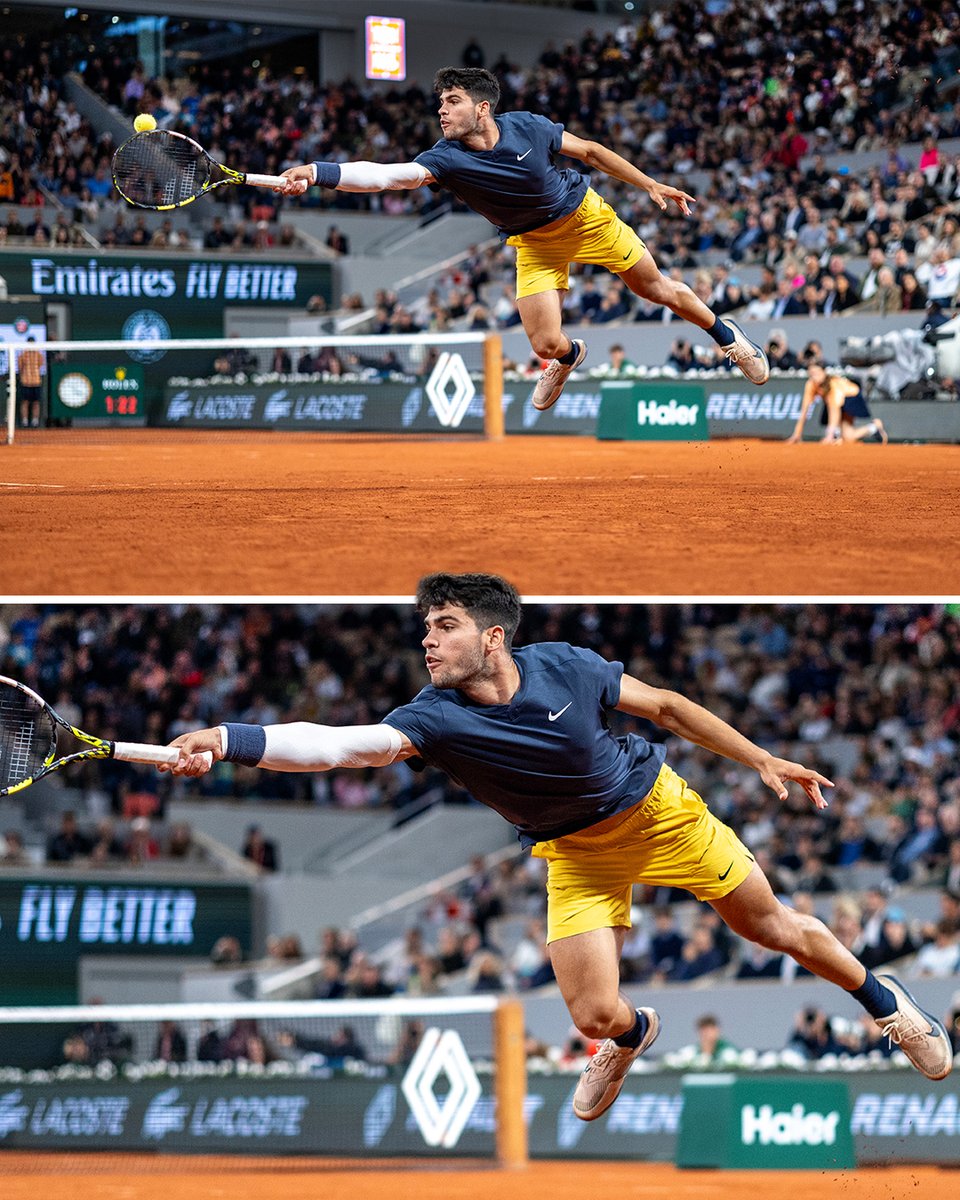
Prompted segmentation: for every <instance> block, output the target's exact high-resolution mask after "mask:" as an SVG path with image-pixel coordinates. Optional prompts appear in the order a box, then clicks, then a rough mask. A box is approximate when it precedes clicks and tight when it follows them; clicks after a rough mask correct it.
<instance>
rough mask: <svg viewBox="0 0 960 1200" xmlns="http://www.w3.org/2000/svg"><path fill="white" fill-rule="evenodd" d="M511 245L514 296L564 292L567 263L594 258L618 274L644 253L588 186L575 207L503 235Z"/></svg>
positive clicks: (594, 260)
mask: <svg viewBox="0 0 960 1200" xmlns="http://www.w3.org/2000/svg"><path fill="white" fill-rule="evenodd" d="M507 245H508V246H516V248H517V299H518V300H519V299H520V298H521V297H522V296H534V295H536V294H537V293H538V292H550V291H566V290H567V288H569V286H570V264H571V263H572V262H578V263H595V264H596V265H597V266H600V267H606V268H607V270H608V271H613V273H614V274H615V275H619V274H620V272H622V271H629V270H630V268H631V267H632V266H634V264H635V263H638V262H639V261H640V259H641V258H643V256H644V254H645V253H646V249H647V248H646V246H645V245H644V244H643V242H642V241H641V240H640V238H639V237H638V236H637V234H636V233H634V231H633V230H632V229H631V228H630V226H629V225H626V224H624V222H623V221H621V220H620V218H619V217H618V216H617V214H616V213H615V212H614V211H613V209H612V208H611V207H610V205H609V204H608V203H607V202H606V200H604V199H603V198H602V197H601V196H599V195H597V193H596V192H595V191H594V190H593V188H587V194H586V195H585V196H584V198H583V202H582V203H581V205H580V207H579V208H578V209H577V210H576V212H572V213H570V215H569V216H567V217H561V218H560V220H559V221H551V222H550V224H549V225H544V226H543V227H542V228H540V229H534V230H533V231H532V232H531V233H516V234H514V235H513V237H508V238H507Z"/></svg>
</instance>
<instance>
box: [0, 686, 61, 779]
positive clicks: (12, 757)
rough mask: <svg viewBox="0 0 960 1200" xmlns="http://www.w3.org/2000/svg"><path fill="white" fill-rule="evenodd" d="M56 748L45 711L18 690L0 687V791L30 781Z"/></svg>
mask: <svg viewBox="0 0 960 1200" xmlns="http://www.w3.org/2000/svg"><path fill="white" fill-rule="evenodd" d="M55 745H56V735H55V733H54V730H53V727H52V724H51V722H50V719H49V718H48V717H47V715H46V712H45V711H44V709H43V708H42V707H41V706H40V705H39V704H37V702H36V701H35V700H34V699H33V698H32V697H30V696H28V695H27V694H26V693H25V692H21V691H20V690H19V689H18V688H13V687H10V686H9V685H7V684H2V685H0V787H9V786H10V785H11V784H15V783H19V782H20V781H21V780H24V779H29V778H30V776H32V775H34V774H35V773H36V772H37V771H38V770H39V769H40V768H41V767H42V766H43V764H44V762H45V761H46V759H47V756H48V755H49V754H50V753H51V752H52V751H53V749H54V746H55Z"/></svg>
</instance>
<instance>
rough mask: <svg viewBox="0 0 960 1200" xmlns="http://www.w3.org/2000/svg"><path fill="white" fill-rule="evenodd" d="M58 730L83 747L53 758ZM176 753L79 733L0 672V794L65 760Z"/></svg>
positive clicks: (164, 760)
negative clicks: (83, 748)
mask: <svg viewBox="0 0 960 1200" xmlns="http://www.w3.org/2000/svg"><path fill="white" fill-rule="evenodd" d="M59 730H65V731H66V732H67V733H70V734H72V735H73V736H74V737H75V738H76V739H77V741H80V742H83V743H84V744H85V745H86V746H88V747H89V749H87V750H77V751H75V752H74V753H73V754H64V755H63V756H62V757H61V758H57V757H56V753H57V734H58V731H59ZM207 753H209V752H207ZM179 757H180V752H179V751H178V750H176V749H175V748H174V747H172V746H144V745H140V744H139V743H138V742H108V741H105V740H104V739H103V738H97V737H93V736H92V735H91V734H89V733H84V732H83V730H82V729H77V728H75V727H74V726H73V725H71V724H70V722H69V721H66V720H64V718H63V717H61V716H60V714H59V713H57V712H54V710H53V709H52V708H51V707H50V705H49V704H47V702H46V701H45V700H42V699H41V698H40V697H39V696H38V695H37V693H36V692H34V691H32V690H31V689H30V688H28V687H27V686H26V685H25V684H22V683H17V681H16V680H15V679H8V678H7V677H6V676H5V675H0V796H9V795H11V794H12V793H13V792H19V791H22V790H23V788H27V787H29V786H30V785H31V783H36V782H37V780H38V779H42V778H43V777H44V775H50V774H51V773H52V772H53V771H59V770H60V768H61V767H65V766H66V765H67V764H68V763H75V762H84V761H85V760H87V759H93V758H115V759H118V760H119V761H120V762H135V763H150V764H153V765H154V766H160V765H161V764H166V765H167V766H173V764H174V763H175V762H176V761H177V759H178V758H179Z"/></svg>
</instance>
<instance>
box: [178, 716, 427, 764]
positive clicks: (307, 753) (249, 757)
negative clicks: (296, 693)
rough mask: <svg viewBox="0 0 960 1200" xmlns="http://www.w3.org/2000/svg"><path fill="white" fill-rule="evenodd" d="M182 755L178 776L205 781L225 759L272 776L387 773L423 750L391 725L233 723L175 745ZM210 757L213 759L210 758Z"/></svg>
mask: <svg viewBox="0 0 960 1200" xmlns="http://www.w3.org/2000/svg"><path fill="white" fill-rule="evenodd" d="M170 744H171V745H172V746H176V747H178V748H179V749H180V751H181V755H180V761H179V762H178V763H177V764H176V766H175V767H172V768H171V770H172V771H173V773H174V774H175V775H203V774H205V773H206V772H207V771H208V770H209V769H210V767H211V766H212V764H213V763H214V762H219V761H220V760H221V759H223V760H225V761H226V762H235V763H239V764H240V765H241V766H247V767H263V768H265V769H267V770H270V771H331V770H333V768H334V767H385V766H387V765H388V764H389V763H392V762H397V761H401V760H403V759H405V758H411V757H412V756H413V755H415V754H416V753H417V750H416V748H415V746H414V745H413V743H412V742H411V741H410V739H409V738H408V737H407V735H406V734H404V733H400V731H399V730H397V729H394V728H393V727H392V726H390V725H346V726H343V727H337V726H333V725H314V724H311V723H310V722H308V721H291V722H290V723H289V724H287V725H242V724H239V723H233V722H227V723H226V724H224V725H218V726H216V727H215V728H212V729H198V730H197V731H196V732H194V733H185V734H182V735H181V736H180V737H178V738H175V739H174V740H173V741H172V742H171V743H170ZM204 751H209V752H210V754H211V755H212V758H211V759H207V758H206V757H205V756H204Z"/></svg>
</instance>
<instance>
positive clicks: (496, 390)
mask: <svg viewBox="0 0 960 1200" xmlns="http://www.w3.org/2000/svg"><path fill="white" fill-rule="evenodd" d="M483 430H484V433H485V434H486V435H487V437H488V438H492V439H494V440H499V439H500V438H502V437H503V434H504V424H503V339H502V338H501V337H500V334H499V333H488V334H487V335H486V337H485V338H484V339H483Z"/></svg>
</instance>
